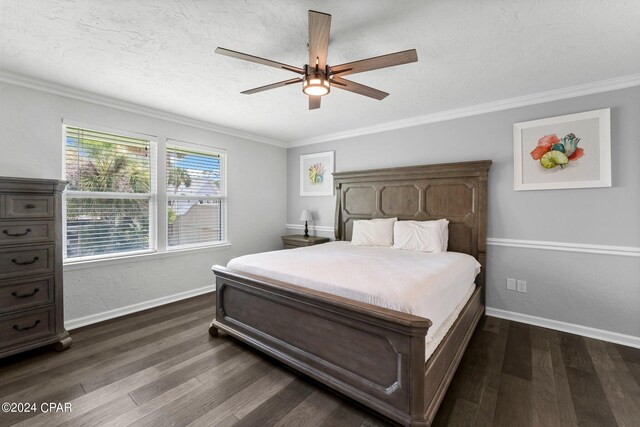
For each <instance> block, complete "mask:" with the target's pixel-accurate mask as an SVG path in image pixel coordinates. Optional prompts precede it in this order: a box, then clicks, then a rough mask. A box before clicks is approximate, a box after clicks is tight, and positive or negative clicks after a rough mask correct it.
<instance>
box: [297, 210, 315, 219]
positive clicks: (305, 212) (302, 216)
mask: <svg viewBox="0 0 640 427" xmlns="http://www.w3.org/2000/svg"><path fill="white" fill-rule="evenodd" d="M311 220H313V215H311V212H310V211H309V210H307V209H303V210H302V213H301V214H300V221H311Z"/></svg>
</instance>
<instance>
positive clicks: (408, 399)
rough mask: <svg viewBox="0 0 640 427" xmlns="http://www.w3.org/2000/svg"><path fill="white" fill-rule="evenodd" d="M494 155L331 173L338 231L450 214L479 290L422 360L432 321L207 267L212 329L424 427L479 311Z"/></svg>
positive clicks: (340, 235)
mask: <svg viewBox="0 0 640 427" xmlns="http://www.w3.org/2000/svg"><path fill="white" fill-rule="evenodd" d="M490 167H491V161H477V162H465V163H449V164H437V165H426V166H412V167H404V168H393V169H377V170H366V171H356V172H340V173H335V174H334V183H335V187H336V218H335V236H336V239H337V240H350V239H351V231H352V227H353V221H354V220H357V219H370V218H382V217H396V216H397V217H398V218H399V219H400V220H431V219H438V218H447V219H448V220H449V221H450V223H449V250H450V251H456V252H464V253H467V254H470V255H472V256H474V257H475V258H476V259H477V260H478V261H479V262H480V263H481V264H482V267H483V268H482V272H481V273H480V274H479V275H478V277H477V279H476V284H477V286H476V290H475V291H474V293H473V295H472V296H471V298H470V299H469V301H468V302H467V304H466V306H465V307H464V309H463V311H462V312H461V313H460V316H459V317H458V319H457V320H456V322H455V323H454V324H453V326H452V327H451V329H450V330H449V332H448V333H447V335H446V336H445V338H444V339H443V340H442V342H441V343H440V345H439V346H438V348H437V349H436V350H435V352H434V353H433V354H432V355H431V357H430V358H429V360H428V361H427V362H426V363H425V336H426V334H427V331H428V330H429V327H430V326H431V321H430V320H429V319H426V318H423V317H419V316H414V315H411V314H406V313H402V312H399V311H394V310H389V309H385V308H381V307H378V306H375V305H371V304H366V303H361V302H358V301H354V300H350V299H346V298H342V297H339V296H335V295H331V294H327V293H324V292H319V291H315V290H311V289H307V288H302V287H299V286H295V285H292V284H288V283H283V282H278V281H275V280H271V279H266V278H263V277H257V276H253V275H249V274H238V273H234V272H231V271H229V270H227V269H226V268H224V267H221V266H214V267H213V271H214V273H215V275H216V297H217V298H216V314H215V319H214V320H213V322H212V323H211V327H210V329H209V332H210V333H211V335H214V336H215V335H217V334H218V330H220V331H224V332H226V333H228V334H229V335H231V336H233V337H235V338H237V339H239V340H241V341H244V342H245V343H248V344H249V345H251V346H253V347H255V348H257V349H259V350H260V351H262V352H264V353H266V354H268V355H270V356H272V357H274V358H276V359H278V360H280V361H282V362H284V363H286V364H287V365H289V366H291V367H293V368H295V369H296V370H298V371H300V372H302V373H304V374H306V375H308V376H310V377H312V378H315V379H316V380H318V381H320V382H321V383H323V384H326V385H327V386H329V387H331V388H333V389H335V390H337V391H339V392H341V393H343V394H345V395H347V396H349V397H351V398H353V399H355V400H357V401H358V402H361V403H362V404H364V405H366V406H368V407H369V408H371V409H373V410H375V411H377V412H379V413H381V414H383V415H385V416H387V417H389V418H390V419H392V420H394V421H397V422H399V423H401V424H404V425H412V426H428V425H430V423H431V421H432V420H433V417H434V416H435V414H436V411H437V410H438V406H439V405H440V402H441V401H442V398H443V397H444V394H445V392H446V390H447V387H448V386H449V383H450V382H451V379H452V377H453V375H454V373H455V371H456V368H457V367H458V363H459V362H460V359H461V358H462V355H463V353H464V351H465V349H466V347H467V343H468V342H469V340H470V338H471V335H472V334H473V331H474V329H475V327H476V325H477V323H478V321H479V319H480V317H481V316H482V314H483V313H484V293H485V288H484V277H485V271H484V270H485V251H486V249H485V246H486V221H487V215H486V212H487V175H488V172H489V168H490Z"/></svg>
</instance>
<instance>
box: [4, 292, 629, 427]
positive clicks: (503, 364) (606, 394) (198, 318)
mask: <svg viewBox="0 0 640 427" xmlns="http://www.w3.org/2000/svg"><path fill="white" fill-rule="evenodd" d="M213 298H214V297H213V295H206V296H202V297H197V298H193V299H190V300H186V301H181V302H178V303H174V304H171V305H166V306H163V307H159V308H156V309H152V310H148V311H145V312H141V313H136V314H133V315H130V316H127V317H123V318H119V319H114V320H110V321H107V322H103V323H100V324H97V325H92V326H88V327H85V328H82V329H79V330H76V331H72V336H73V339H74V343H73V346H72V347H71V349H69V350H67V351H65V352H62V353H55V352H53V351H50V350H34V351H31V352H29V353H26V354H22V355H17V356H12V357H10V358H5V359H2V360H0V402H16V403H17V402H21V403H26V402H35V403H36V404H37V407H38V411H37V412H36V413H21V414H7V413H0V426H8V425H15V424H17V425H24V426H29V427H33V426H40V425H42V426H47V427H50V426H58V425H65V426H66V425H68V426H94V425H95V426H97V425H99V426H125V425H135V426H143V425H149V426H165V425H172V426H186V425H190V426H232V425H233V426H269V425H278V426H314V425H317V426H379V425H389V423H388V421H386V420H384V419H381V418H379V417H378V416H376V415H375V414H373V413H371V412H368V411H367V410H365V409H363V408H362V407H361V406H359V405H357V404H355V403H354V402H352V401H350V400H348V399H346V398H343V397H340V396H338V395H335V394H333V393H332V392H330V391H328V390H327V389H325V388H323V387H321V386H319V385H318V384H317V383H315V382H313V381H311V380H309V379H307V378H304V377H301V376H298V375H296V374H295V373H293V372H292V371H289V370H288V369H286V368H284V367H283V365H281V364H280V363H277V362H275V361H273V360H272V359H270V358H268V357H266V356H263V355H261V354H260V353H258V352H256V351H254V350H252V349H251V348H249V347H248V346H245V345H243V344H240V343H239V342H237V341H235V340H233V339H232V338H230V337H226V336H221V337H219V338H212V337H210V336H209V335H208V333H207V329H208V324H209V321H210V320H211V317H212V316H213V306H214V301H213ZM42 402H62V403H64V402H70V403H71V405H72V411H71V412H66V413H65V412H60V413H42V412H41V411H40V403H42ZM467 425H469V426H473V425H477V426H492V425H495V426H616V425H617V426H638V425H640V350H637V349H632V348H628V347H623V346H619V345H615V344H611V343H607V342H603V341H598V340H594V339H589V338H583V337H579V336H576V335H571V334H565V333H561V332H556V331H552V330H548V329H543V328H538V327H532V326H528V325H524V324H520V323H515V322H509V321H505V320H500V319H496V318H491V317H486V318H483V319H482V320H481V323H480V325H479V327H478V329H477V330H476V332H475V334H474V336H473V338H472V340H471V342H470V344H469V348H468V350H467V352H466V353H465V356H464V358H463V359H462V362H461V365H460V367H459V369H458V372H457V373H456V375H455V377H454V380H453V382H452V384H451V386H450V387H449V391H448V392H447V395H446V397H445V399H444V401H443V403H442V406H441V407H440V411H439V412H438V415H437V417H436V419H435V421H434V426H467Z"/></svg>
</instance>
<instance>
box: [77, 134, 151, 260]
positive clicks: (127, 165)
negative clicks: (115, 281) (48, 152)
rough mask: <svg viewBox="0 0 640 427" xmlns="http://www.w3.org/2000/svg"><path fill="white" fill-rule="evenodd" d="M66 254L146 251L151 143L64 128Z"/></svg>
mask: <svg viewBox="0 0 640 427" xmlns="http://www.w3.org/2000/svg"><path fill="white" fill-rule="evenodd" d="M65 148H66V149H65V152H66V159H65V170H66V179H67V181H69V184H68V186H67V191H66V192H65V203H66V244H65V257H66V258H84V257H95V256H105V255H109V254H116V253H118V254H121V253H124V252H132V251H140V250H148V249H149V248H150V247H151V240H152V239H151V235H152V230H151V228H150V218H151V214H152V208H153V203H154V201H155V198H154V197H155V195H154V194H153V185H154V179H155V174H154V173H153V165H152V163H153V161H152V157H153V156H152V155H151V153H150V150H151V149H152V145H151V141H149V140H145V139H139V138H131V137H128V136H123V135H117V134H111V133H105V132H98V131H93V130H89V129H82V128H79V127H71V126H67V127H66V130H65Z"/></svg>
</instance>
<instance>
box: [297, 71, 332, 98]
mask: <svg viewBox="0 0 640 427" xmlns="http://www.w3.org/2000/svg"><path fill="white" fill-rule="evenodd" d="M330 90H331V87H330V86H329V80H328V79H325V78H324V77H322V76H307V77H305V79H304V80H303V81H302V92H304V93H305V94H307V95H310V96H323V95H326V94H328V93H329V91H330Z"/></svg>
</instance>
